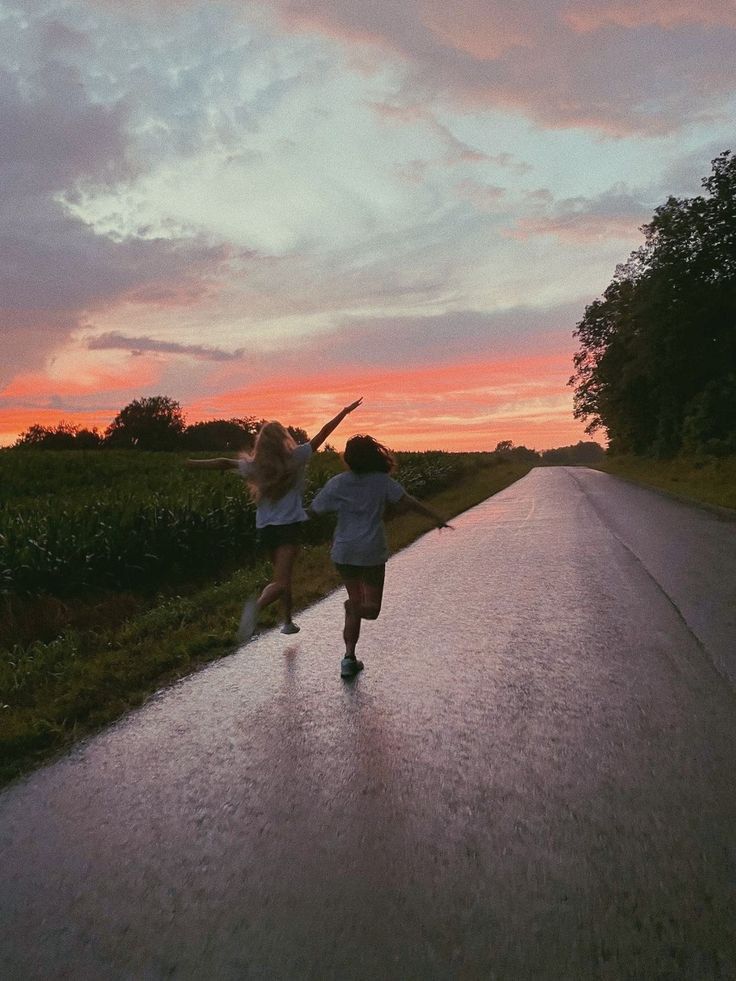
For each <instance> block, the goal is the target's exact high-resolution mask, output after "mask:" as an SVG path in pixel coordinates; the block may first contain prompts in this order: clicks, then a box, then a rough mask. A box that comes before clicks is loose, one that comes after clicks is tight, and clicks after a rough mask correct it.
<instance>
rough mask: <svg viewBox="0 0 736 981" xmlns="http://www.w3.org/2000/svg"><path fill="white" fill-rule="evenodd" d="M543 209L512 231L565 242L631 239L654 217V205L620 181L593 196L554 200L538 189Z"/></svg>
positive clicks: (521, 236)
mask: <svg viewBox="0 0 736 981" xmlns="http://www.w3.org/2000/svg"><path fill="white" fill-rule="evenodd" d="M535 199H536V201H537V202H538V203H539V204H541V205H542V206H543V209H542V210H540V211H538V212H537V213H536V214H530V215H526V216H524V217H521V218H519V219H518V220H517V221H516V223H515V225H514V226H513V228H512V230H511V231H510V234H511V235H512V236H513V237H516V238H520V239H526V238H530V237H532V236H537V235H552V236H554V237H555V238H557V239H559V240H561V241H566V242H571V243H575V242H581V243H587V242H594V241H603V240H608V239H617V238H619V239H623V240H631V239H632V237H633V236H634V235H635V234H636V232H637V230H638V229H639V228H640V226H641V225H642V224H643V223H644V222H645V221H646V220H647V219H648V218H650V217H651V208H650V207H648V206H647V205H645V204H643V203H642V202H641V200H640V199H639V198H638V196H637V195H635V194H633V193H632V192H631V191H629V190H628V189H627V187H626V186H625V185H624V184H620V185H618V186H616V187H614V188H612V189H611V190H609V191H607V192H606V193H604V194H600V195H598V196H596V197H594V198H588V197H585V196H579V197H574V198H565V199H564V200H561V201H557V202H554V203H553V202H552V200H551V196H545V194H544V190H543V189H540V191H538V192H536V196H535Z"/></svg>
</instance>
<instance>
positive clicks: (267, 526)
mask: <svg viewBox="0 0 736 981" xmlns="http://www.w3.org/2000/svg"><path fill="white" fill-rule="evenodd" d="M362 401H363V399H362V398H359V399H358V400H357V401H355V402H353V403H352V404H351V405H348V406H346V407H345V408H344V409H341V411H340V412H338V414H337V415H336V416H335V418H334V419H331V420H330V421H329V422H328V423H327V424H326V425H325V426H323V427H322V429H320V431H319V432H318V433H317V435H316V436H314V437H312V439H310V440H309V442H308V443H303V444H301V445H297V443H296V442H295V441H294V439H293V437H292V436H291V435H290V433H289V432H288V430H286V429H285V428H284V427H283V426H282V425H281V423H280V422H266V423H264V424H263V425H262V426H261V428H260V430H259V432H258V436H257V437H256V442H255V446H254V448H253V453H252V454H250V455H246V456H244V457H241V458H240V459H238V460H233V459H230V458H228V457H218V458H214V459H210V460H187V466H189V467H201V468H205V469H209V470H238V471H239V472H240V474H241V476H242V477H244V478H245V479H246V480H247V482H248V484H249V486H250V489H251V493H252V494H253V497H254V499H255V502H256V528H257V530H258V539H259V542H260V543H261V544H262V545H263V546H265V548H267V549H268V551H269V552H270V555H271V562H272V564H273V578H272V581H271V582H270V583H269V584H268V585H267V586H266V588H265V589H264V590H263V592H262V593H261V595H260V596H259V597H258V598H257V599H256V598H255V597H251V598H250V599H248V601H247V602H246V604H245V607H244V608H243V614H242V616H241V618H240V626H239V628H238V640H240V641H246V640H250V638H251V637H252V636H253V632H254V630H255V628H256V622H257V620H258V614H259V613H260V611H261V610H263V609H264V608H265V607H267V606H270V605H271V603H275V602H276V601H277V600H281V603H282V605H283V612H284V621H283V626H282V627H281V633H282V634H295V633H298V631H299V627H298V626H297V625H296V624H295V623H294V621H293V620H292V618H291V577H292V571H293V568H294V560H295V559H296V556H297V552H298V551H299V545H300V543H301V530H302V522H304V521H306V520H307V513H306V511H305V510H304V505H303V503H302V495H303V493H304V471H305V469H306V465H307V462H308V461H309V458H310V457H311V455H312V453H314V452H315V451H316V450H318V449H319V447H320V446H321V445H322V444H323V443H324V441H325V440H326V439H327V437H328V436H329V435H330V433H332V432H333V431H334V430H335V429H336V428H337V427H338V426H339V425H340V423H341V422H342V420H343V419H344V418H345V416H347V415H349V414H350V413H351V412H352V411H353V410H354V409H357V408H358V406H359V405H360V403H361V402H362Z"/></svg>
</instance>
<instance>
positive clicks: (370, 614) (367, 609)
mask: <svg viewBox="0 0 736 981" xmlns="http://www.w3.org/2000/svg"><path fill="white" fill-rule="evenodd" d="M345 588H346V589H347V591H348V599H347V600H346V601H345V627H344V629H343V634H342V635H343V639H344V641H345V656H346V657H355V646H356V644H357V643H358V638H359V637H360V621H361V620H377V619H378V615H379V613H380V612H381V602H382V600H383V583H381V584H380V585H376V586H369V585H368V583H366V582H363V580H362V579H346V580H345Z"/></svg>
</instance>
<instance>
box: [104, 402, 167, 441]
mask: <svg viewBox="0 0 736 981" xmlns="http://www.w3.org/2000/svg"><path fill="white" fill-rule="evenodd" d="M184 429H185V423H184V416H183V414H182V410H181V406H180V405H179V403H178V402H177V401H176V400H175V399H172V398H169V397H168V395H153V396H150V397H148V398H140V399H134V400H133V401H132V402H130V403H129V404H128V405H126V406H125V408H123V409H121V410H120V412H118V414H117V415H116V416H115V418H114V419H113V421H112V422H111V423H110V425H109V426H108V427H107V429H106V430H105V445H106V446H109V447H114V448H116V449H132V448H136V449H141V450H173V449H176V448H177V446H178V445H180V444H181V437H182V434H183V432H184Z"/></svg>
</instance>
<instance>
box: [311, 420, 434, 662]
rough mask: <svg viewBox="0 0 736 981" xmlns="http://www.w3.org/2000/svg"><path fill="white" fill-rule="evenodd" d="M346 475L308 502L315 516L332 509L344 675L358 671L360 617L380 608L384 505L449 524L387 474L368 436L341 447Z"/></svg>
mask: <svg viewBox="0 0 736 981" xmlns="http://www.w3.org/2000/svg"><path fill="white" fill-rule="evenodd" d="M343 459H344V460H345V463H346V464H347V466H348V467H349V469H348V470H347V471H346V472H345V473H341V474H338V475H337V476H336V477H332V479H331V480H328V481H327V483H326V484H325V486H324V487H323V488H322V490H321V491H319V493H318V494H317V495H316V497H315V498H314V500H313V501H312V505H311V508H310V510H311V511H313V512H314V513H315V514H324V513H325V512H327V511H336V512H337V527H336V529H335V536H334V538H333V541H332V551H331V553H330V555H331V557H332V561H333V562H334V563H335V566H336V568H337V571H338V572H339V573H340V576H341V577H342V580H343V582H344V584H345V589H346V590H347V593H348V598H347V600H346V601H345V628H344V630H343V639H344V640H345V657H344V658H343V659H342V662H341V665H340V674H341V676H342V677H343V678H352V677H353V676H354V675H356V674H357V673H358V672H359V671H362V670H363V662H362V661H359V660H358V659H357V658H356V656H355V646H356V644H357V643H358V638H359V637H360V623H361V620H376V619H377V618H378V614H379V613H380V612H381V602H382V600H383V583H384V577H385V571H386V560H387V558H388V545H387V543H386V532H385V529H384V527H383V513H384V510H385V508H386V505H387V504H399V505H402V506H405V507H409V508H411V509H412V510H413V511H418V512H419V514H423V515H425V516H426V517H428V518H431V519H432V521H435V522H436V523H437V527H438V528H450V527H451V525H448V524H447V522H446V521H445V519H444V518H442V517H440V515H438V514H437V513H436V512H435V511H433V510H432V509H431V508H428V507H427V506H426V505H425V504H422V502H421V501H418V500H417V499H416V498H415V497H412V496H411V494H407V492H406V491H405V490H404V488H403V487H402V486H401V484H400V483H398V481H396V480H394V479H393V477H391V476H390V475H391V472H392V471H393V470H394V468H395V466H396V464H395V461H394V458H393V456H392V455H391V453H390V452H389V450H387V449H386V447H385V446H383V445H382V444H381V443H379V442H378V441H377V440H375V439H374V438H373V437H372V436H353V437H352V438H351V439H349V440H348V442H347V444H346V446H345V453H344V454H343Z"/></svg>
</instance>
